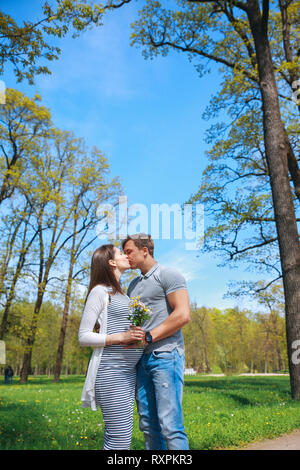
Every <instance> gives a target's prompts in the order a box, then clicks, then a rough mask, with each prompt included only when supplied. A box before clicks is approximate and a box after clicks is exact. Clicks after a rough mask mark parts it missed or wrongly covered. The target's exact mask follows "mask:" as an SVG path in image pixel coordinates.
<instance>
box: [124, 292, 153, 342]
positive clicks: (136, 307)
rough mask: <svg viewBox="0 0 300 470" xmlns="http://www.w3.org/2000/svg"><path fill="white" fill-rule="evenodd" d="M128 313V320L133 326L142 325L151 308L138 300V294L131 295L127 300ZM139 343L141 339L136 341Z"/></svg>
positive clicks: (148, 316) (147, 317)
mask: <svg viewBox="0 0 300 470" xmlns="http://www.w3.org/2000/svg"><path fill="white" fill-rule="evenodd" d="M129 312H130V313H129V315H128V317H127V318H128V320H130V321H131V323H132V324H133V325H135V326H142V324H143V323H144V321H145V320H149V318H150V313H151V308H150V307H146V305H145V304H144V303H143V302H141V301H140V296H139V295H138V296H137V297H132V299H131V301H130V302H129ZM138 344H141V341H138Z"/></svg>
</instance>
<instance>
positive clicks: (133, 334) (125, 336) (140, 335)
mask: <svg viewBox="0 0 300 470" xmlns="http://www.w3.org/2000/svg"><path fill="white" fill-rule="evenodd" d="M144 340H145V332H144V331H143V329H142V328H141V327H140V326H134V325H130V328H129V330H127V331H125V332H124V333H122V339H121V342H120V344H123V345H124V344H131V343H137V342H138V341H141V342H144Z"/></svg>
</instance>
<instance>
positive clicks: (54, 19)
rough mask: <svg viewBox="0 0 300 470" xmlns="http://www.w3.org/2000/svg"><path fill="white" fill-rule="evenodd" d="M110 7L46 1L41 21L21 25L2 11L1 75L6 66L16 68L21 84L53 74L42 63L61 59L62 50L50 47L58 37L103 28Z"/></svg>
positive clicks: (26, 22)
mask: <svg viewBox="0 0 300 470" xmlns="http://www.w3.org/2000/svg"><path fill="white" fill-rule="evenodd" d="M107 8H108V7H101V6H100V5H94V2H93V1H78V0H55V1H54V2H51V5H50V4H49V3H48V2H47V1H44V2H43V3H42V5H41V11H40V18H39V20H38V21H35V22H33V21H29V20H27V21H23V25H18V24H17V23H16V21H15V20H14V19H13V18H12V17H11V16H9V15H8V14H6V13H4V12H3V11H0V33H1V44H0V58H1V59H0V75H2V74H3V73H4V67H5V65H6V63H10V64H11V65H12V66H13V70H14V73H15V75H16V77H17V79H18V82H21V81H22V80H24V79H25V80H27V81H28V82H29V83H30V84H33V83H34V77H35V75H40V74H51V71H50V70H49V68H48V67H47V66H45V65H40V62H41V61H42V60H47V61H53V60H57V59H58V58H59V55H60V52H61V50H60V48H59V47H57V46H55V45H54V46H53V45H50V43H51V42H53V39H55V38H63V37H64V36H65V35H66V34H67V33H68V32H69V31H72V36H73V37H76V36H78V35H79V34H81V33H82V32H84V31H85V30H86V29H88V28H90V27H91V26H93V25H96V26H97V25H101V24H102V23H101V19H102V16H103V12H104V11H105V9H107Z"/></svg>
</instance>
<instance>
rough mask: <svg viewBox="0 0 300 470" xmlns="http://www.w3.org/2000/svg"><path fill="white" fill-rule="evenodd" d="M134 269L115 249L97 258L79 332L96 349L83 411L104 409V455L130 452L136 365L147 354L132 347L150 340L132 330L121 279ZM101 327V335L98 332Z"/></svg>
mask: <svg viewBox="0 0 300 470" xmlns="http://www.w3.org/2000/svg"><path fill="white" fill-rule="evenodd" d="M129 268H130V265H129V262H128V259H127V256H126V255H125V254H123V253H122V252H121V251H120V250H119V248H117V247H115V246H114V245H103V246H101V247H100V248H98V249H97V250H96V251H95V253H94V254H93V257H92V263H91V275H90V285H89V289H88V294H87V299H86V304H85V308H84V312H83V316H82V319H81V324H80V328H79V334H78V338H79V344H80V345H81V346H92V347H94V352H93V355H92V357H91V360H90V363H89V367H88V371H87V375H86V380H85V384H84V387H83V391H82V397H81V399H82V401H83V407H86V406H90V407H91V408H92V410H96V409H97V405H98V406H100V408H101V411H102V414H103V419H104V423H105V431H104V446H103V449H104V450H110V449H114V450H115V449H116V450H120V449H125V450H128V449H130V445H131V436H132V427H133V406H134V398H135V383H136V367H135V366H136V364H137V362H138V361H139V359H140V357H141V355H142V353H143V350H142V349H136V348H134V349H125V346H124V345H126V344H129V343H135V342H136V341H139V340H142V339H144V332H143V330H142V328H140V327H134V328H133V327H132V328H130V322H129V320H128V318H127V317H128V315H129V307H128V304H129V298H128V297H127V295H125V294H124V293H123V292H122V289H121V286H120V277H121V275H122V273H123V272H124V271H126V270H127V269H129ZM97 322H99V323H100V332H99V333H96V332H94V331H93V330H94V326H95V324H96V323H97Z"/></svg>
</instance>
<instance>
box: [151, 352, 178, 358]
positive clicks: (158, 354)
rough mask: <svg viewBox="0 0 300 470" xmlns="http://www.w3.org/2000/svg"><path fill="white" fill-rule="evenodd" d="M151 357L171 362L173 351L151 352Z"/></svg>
mask: <svg viewBox="0 0 300 470" xmlns="http://www.w3.org/2000/svg"><path fill="white" fill-rule="evenodd" d="M152 355H153V356H154V357H155V358H156V359H167V360H171V359H172V360H173V357H174V350H173V351H152Z"/></svg>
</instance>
